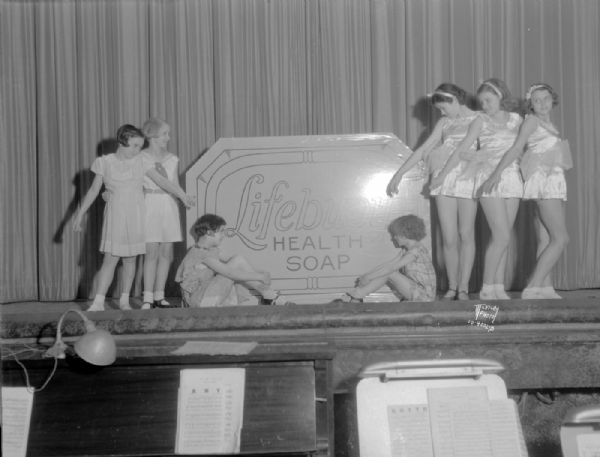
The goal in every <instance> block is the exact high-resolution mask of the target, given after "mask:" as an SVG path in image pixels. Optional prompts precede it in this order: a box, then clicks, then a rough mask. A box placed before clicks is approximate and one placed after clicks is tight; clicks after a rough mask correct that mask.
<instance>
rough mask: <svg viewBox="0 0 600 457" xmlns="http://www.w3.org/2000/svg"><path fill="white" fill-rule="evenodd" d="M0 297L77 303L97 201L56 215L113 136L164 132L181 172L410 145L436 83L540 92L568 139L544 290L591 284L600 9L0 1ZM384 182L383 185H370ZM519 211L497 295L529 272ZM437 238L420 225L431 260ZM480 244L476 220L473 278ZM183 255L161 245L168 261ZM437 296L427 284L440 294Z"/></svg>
mask: <svg viewBox="0 0 600 457" xmlns="http://www.w3.org/2000/svg"><path fill="white" fill-rule="evenodd" d="M0 8H1V10H0V38H1V50H0V59H1V60H0V64H1V72H2V78H1V82H0V84H1V86H0V88H1V91H0V102H1V106H2V108H1V111H0V123H1V124H0V127H2V132H3V134H1V135H0V147H1V148H2V151H1V152H2V156H1V158H0V160H1V164H2V188H1V190H2V207H1V208H0V214H2V224H1V229H0V230H1V233H0V235H1V236H2V256H3V259H2V260H3V261H2V263H1V264H0V272H1V273H0V275H1V281H2V284H1V290H0V300H1V301H2V302H10V301H25V300H42V301H45V300H71V299H74V298H81V297H87V296H89V295H90V294H91V293H92V292H93V276H94V273H95V272H96V270H97V268H98V266H99V262H100V260H101V256H100V254H99V253H98V251H97V247H98V241H99V240H98V236H99V232H100V225H101V220H102V210H103V207H102V202H101V201H98V202H97V204H95V205H94V207H92V209H91V210H90V213H89V217H88V222H87V227H86V230H85V231H84V232H83V233H82V234H76V233H73V232H72V230H71V225H70V224H71V220H72V216H73V213H74V211H75V210H76V208H77V205H78V203H79V201H80V199H81V198H82V195H83V193H85V191H87V188H88V187H89V184H90V183H91V178H92V177H91V174H90V171H89V167H90V165H91V163H92V161H93V160H94V158H95V157H96V156H97V155H98V154H101V153H103V152H106V151H107V150H110V148H111V147H113V146H114V145H113V143H112V141H111V138H112V136H113V135H114V131H115V130H116V128H117V127H118V126H119V125H121V124H123V123H126V122H127V123H133V124H136V125H141V124H142V123H143V121H144V120H145V119H146V118H148V117H150V116H159V117H162V118H165V119H167V120H168V121H169V122H170V124H171V125H172V140H171V145H170V149H171V150H172V152H174V153H176V154H177V155H178V156H179V157H180V160H181V172H182V173H183V171H184V170H185V169H186V168H188V167H189V166H190V165H191V164H192V163H193V162H194V161H195V160H196V159H197V158H198V156H199V155H200V154H201V153H202V152H204V151H205V150H206V149H207V148H209V147H210V146H211V145H212V144H213V143H214V141H215V140H216V139H218V138H219V137H225V136H265V135H306V134H308V135H310V134H336V133H340V134H341V133H364V132H393V133H395V134H396V135H397V136H398V137H399V138H400V139H402V140H403V141H404V142H405V143H406V144H408V145H409V146H411V147H413V148H414V147H416V146H418V145H419V144H420V142H421V141H423V138H424V137H426V135H427V134H428V133H429V132H430V130H431V128H432V125H433V123H434V122H435V120H436V119H437V113H435V112H434V110H433V109H431V107H430V106H428V104H427V102H426V100H425V98H424V96H425V94H427V93H428V92H431V91H432V90H433V89H434V88H435V86H436V85H438V84H439V83H441V82H443V81H454V82H456V83H457V84H459V85H461V86H463V87H464V88H466V89H467V90H470V91H474V89H475V88H476V86H477V84H478V81H479V80H481V79H484V78H487V77H491V76H497V77H500V78H503V79H504V80H506V82H507V83H508V86H509V87H510V88H511V89H512V90H513V92H514V93H515V94H518V95H521V94H523V93H524V91H525V90H526V88H527V87H528V85H529V84H531V83H533V82H537V81H546V82H548V83H550V84H552V85H553V86H554V87H555V88H556V89H557V90H558V92H559V93H560V95H561V103H560V106H559V107H558V108H557V109H556V112H555V117H554V120H555V123H556V124H557V126H558V128H559V129H560V130H561V132H563V134H564V136H565V137H566V138H568V139H569V141H570V143H571V147H572V150H573V153H574V161H575V167H574V169H573V170H571V171H569V172H568V173H567V181H568V188H569V201H568V203H567V216H568V228H569V233H570V235H571V243H570V244H569V246H568V248H567V250H566V252H565V254H564V255H563V256H562V258H561V259H560V261H559V263H558V266H557V268H556V271H555V272H554V280H555V284H556V286H557V287H558V288H560V289H579V288H592V287H600V230H598V227H599V226H600V211H599V209H600V208H599V206H600V185H599V184H598V179H597V176H598V175H599V174H600V165H599V162H598V158H597V157H598V151H599V150H600V133H599V130H598V128H597V127H598V125H597V123H598V119H599V118H600V112H599V109H600V108H599V107H600V88H599V81H600V62H599V57H598V43H599V42H600V36H599V32H598V30H599V25H600V6H599V3H598V2H597V1H596V0H545V1H543V2H541V1H537V0H444V1H442V0H372V1H368V0H279V1H269V0H244V1H240V0H162V1H161V0H124V1H118V0H104V1H99V0H95V1H94V0H80V1H71V0H48V1H41V0H40V1H27V0H23V1H21V0H19V1H17V0H4V1H3V2H2V3H1V4H0ZM384 185H385V184H384ZM530 206H531V205H527V204H523V205H522V211H521V213H520V215H519V220H518V222H517V224H516V226H515V236H514V244H513V246H512V247H511V252H510V261H509V267H508V273H509V274H508V277H507V286H508V287H509V288H512V289H519V288H520V287H522V286H523V284H524V281H525V279H526V276H527V274H529V272H530V271H531V268H532V264H533V256H534V249H535V242H534V239H535V238H534V236H533V229H532V226H531V207H530ZM438 232H439V230H437V228H436V227H435V224H434V227H433V233H434V238H435V239H436V242H435V243H434V244H435V247H436V249H435V251H436V255H437V257H438V258H437V259H436V261H437V262H440V259H439V258H440V257H441V255H440V253H439V249H437V248H438V244H437V243H439V240H438V238H439V233H438ZM486 236H487V227H486V224H485V221H484V218H479V220H478V238H479V242H480V249H479V250H478V258H477V263H476V266H475V269H474V274H473V281H472V286H473V287H477V286H478V282H479V281H480V276H481V268H482V256H483V247H484V244H485V240H486ZM184 249H185V247H183V246H180V247H179V248H178V250H177V257H178V258H177V259H176V263H177V261H178V260H179V259H180V258H181V255H182V253H183V250H184ZM441 285H442V286H443V283H442V284H441Z"/></svg>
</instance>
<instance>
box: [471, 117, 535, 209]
mask: <svg viewBox="0 0 600 457" xmlns="http://www.w3.org/2000/svg"><path fill="white" fill-rule="evenodd" d="M508 114H509V117H508V120H507V121H506V122H502V123H497V122H495V121H493V120H492V119H491V118H490V117H489V116H488V115H487V114H485V113H481V114H480V116H481V119H482V120H483V126H482V129H481V133H480V134H479V148H480V150H479V151H477V153H476V157H475V160H473V161H472V163H471V166H470V167H471V170H472V171H474V174H475V196H476V197H488V198H522V197H523V180H522V179H521V172H520V170H519V165H518V163H517V161H516V160H515V161H514V162H512V163H511V164H510V165H508V166H507V167H506V168H505V169H504V170H502V174H501V175H500V180H499V181H498V185H497V186H496V187H495V188H494V190H493V191H492V192H489V193H485V194H481V193H480V192H481V190H480V188H481V186H482V185H483V183H484V182H485V181H487V179H488V178H489V177H490V175H491V174H492V172H493V171H494V169H495V168H496V166H497V165H498V163H499V162H500V160H501V159H502V157H503V156H504V154H505V153H506V152H507V151H508V150H509V149H510V148H511V146H512V145H513V144H514V142H515V140H516V139H517V135H518V134H519V127H520V126H521V124H522V123H523V118H522V117H521V116H519V115H518V114H517V113H508ZM467 175H468V172H467Z"/></svg>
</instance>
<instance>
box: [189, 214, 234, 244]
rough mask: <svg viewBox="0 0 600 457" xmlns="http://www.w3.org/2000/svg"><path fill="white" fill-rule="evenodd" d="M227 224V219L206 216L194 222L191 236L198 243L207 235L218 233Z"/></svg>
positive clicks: (212, 215) (213, 215)
mask: <svg viewBox="0 0 600 457" xmlns="http://www.w3.org/2000/svg"><path fill="white" fill-rule="evenodd" d="M226 224H227V222H225V219H223V218H222V217H221V216H217V215H216V214H205V215H203V216H201V217H200V218H199V219H198V220H197V221H196V222H194V225H192V228H191V229H190V234H191V235H192V237H193V238H194V240H195V241H198V240H199V239H200V238H201V237H203V236H204V235H206V234H207V233H209V232H216V231H217V230H218V229H219V228H221V227H223V226H224V225H226Z"/></svg>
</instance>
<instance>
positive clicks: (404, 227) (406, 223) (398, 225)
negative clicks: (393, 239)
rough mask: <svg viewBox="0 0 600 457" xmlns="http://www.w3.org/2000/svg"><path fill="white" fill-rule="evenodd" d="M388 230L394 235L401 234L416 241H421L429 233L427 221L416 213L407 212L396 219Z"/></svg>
mask: <svg viewBox="0 0 600 457" xmlns="http://www.w3.org/2000/svg"><path fill="white" fill-rule="evenodd" d="M388 232H389V233H390V235H392V236H401V237H403V238H408V239H410V240H415V241H421V240H422V239H423V238H425V236H426V235H427V231H426V230H425V222H423V219H421V218H420V217H419V216H415V215H414V214H407V215H405V216H400V217H397V218H396V219H394V220H393V221H392V222H391V223H390V225H389V226H388Z"/></svg>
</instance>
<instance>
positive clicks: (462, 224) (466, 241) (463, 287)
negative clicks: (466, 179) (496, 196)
mask: <svg viewBox="0 0 600 457" xmlns="http://www.w3.org/2000/svg"><path fill="white" fill-rule="evenodd" d="M457 200H458V233H459V236H460V248H459V253H460V255H459V267H458V290H459V291H463V292H467V293H468V292H469V280H470V279H471V271H472V270H473V263H474V262H475V216H476V215H477V201H476V200H472V199H469V198H458V199H457Z"/></svg>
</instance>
